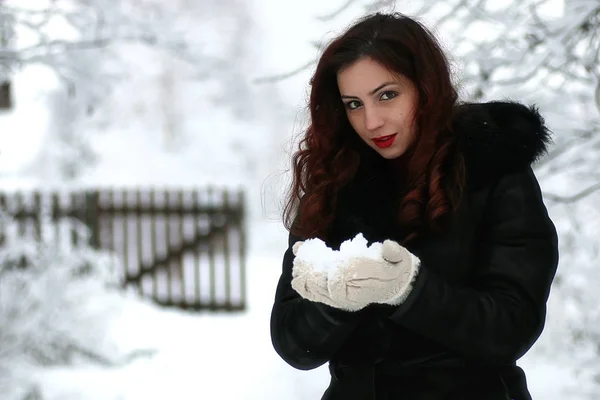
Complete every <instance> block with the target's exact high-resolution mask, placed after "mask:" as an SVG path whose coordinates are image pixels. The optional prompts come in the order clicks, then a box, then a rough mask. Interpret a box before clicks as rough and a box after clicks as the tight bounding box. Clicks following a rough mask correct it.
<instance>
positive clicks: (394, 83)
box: [340, 81, 398, 99]
mask: <svg viewBox="0 0 600 400" xmlns="http://www.w3.org/2000/svg"><path fill="white" fill-rule="evenodd" d="M397 83H398V82H394V81H388V82H384V83H382V84H381V85H379V86H377V87H376V88H375V89H373V90H371V91H370V92H369V95H371V96H372V95H374V94H375V93H377V91H379V90H381V89H383V88H384V87H386V86H389V85H396V84H397ZM340 97H341V98H342V99H358V97H356V96H346V95H341V96H340Z"/></svg>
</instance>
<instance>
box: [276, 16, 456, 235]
mask: <svg viewBox="0 0 600 400" xmlns="http://www.w3.org/2000/svg"><path fill="white" fill-rule="evenodd" d="M366 57H368V58H371V59H372V60H374V61H376V62H378V63H379V64H381V65H382V66H384V67H385V68H387V69H388V70H389V71H391V72H393V73H395V74H401V75H403V76H404V77H406V78H408V79H409V80H410V81H411V82H412V83H413V84H414V85H415V87H416V89H417V91H418V101H419V102H418V105H417V109H416V112H415V115H414V118H415V121H414V122H415V124H416V126H417V138H416V141H415V143H414V145H413V147H412V149H411V150H410V152H409V154H408V155H407V157H409V160H408V161H407V162H406V163H403V164H401V165H403V167H402V170H401V171H400V170H399V171H398V173H399V174H403V179H402V180H403V181H404V182H405V184H406V189H405V190H404V192H403V193H404V195H403V198H402V199H401V201H400V205H399V209H398V213H397V218H398V222H399V223H400V224H401V225H402V226H403V227H406V229H407V231H408V232H409V234H408V235H407V237H406V239H405V241H407V240H410V239H413V238H415V237H417V236H419V235H420V234H421V233H422V232H424V231H425V230H426V229H427V228H436V227H439V226H440V225H441V222H442V221H443V219H442V217H443V216H445V215H447V214H448V213H449V212H451V211H452V209H453V208H455V207H456V206H457V203H458V201H459V197H460V194H461V193H462V186H463V185H464V180H465V178H464V160H462V157H460V155H458V152H455V151H454V149H455V144H456V143H455V138H454V137H453V135H452V134H451V122H452V116H453V111H454V109H455V106H456V103H457V98H458V95H457V92H456V89H455V88H454V86H453V85H452V82H451V73H450V67H449V63H448V60H447V58H446V57H445V55H444V53H443V51H442V49H441V46H440V44H439V43H438V41H437V40H436V38H435V37H434V35H433V34H432V33H431V32H430V31H429V30H428V29H427V28H426V27H424V26H423V25H422V24H421V23H419V22H418V21H416V20H414V19H412V18H409V17H407V16H404V15H402V14H399V13H391V14H383V13H375V14H371V15H368V16H366V17H363V18H361V19H360V20H359V21H358V22H357V23H356V24H354V25H353V26H351V27H350V28H349V29H348V30H347V31H346V32H345V33H343V34H342V35H341V36H339V37H338V38H336V39H335V40H333V41H332V42H331V43H330V44H329V45H328V46H327V47H326V48H325V50H324V51H323V53H322V55H321V57H320V59H319V61H318V63H317V66H316V70H315V72H314V75H313V77H312V79H311V90H310V98H309V105H308V106H309V110H310V124H309V126H308V128H307V129H306V131H305V132H304V136H303V137H302V139H301V140H300V143H299V146H298V150H297V151H296V152H295V153H294V154H293V156H292V172H293V176H292V183H291V186H290V188H289V193H288V196H287V200H286V203H285V208H284V210H283V219H284V224H285V226H286V228H287V229H289V230H290V231H291V232H292V233H293V234H296V235H299V236H301V237H305V238H311V237H318V238H321V239H324V240H325V239H327V232H328V228H329V227H330V225H331V223H332V222H333V219H334V217H335V212H336V209H335V208H336V206H335V205H336V202H337V198H338V193H339V191H340V189H341V188H342V187H343V186H345V185H346V184H347V183H349V182H350V181H351V180H352V178H353V177H354V175H355V174H356V172H357V170H358V166H359V164H360V162H361V159H363V158H364V152H365V151H367V150H366V148H368V146H367V145H366V144H365V143H364V142H362V140H361V139H360V138H359V136H358V134H356V133H355V132H354V130H353V128H352V126H351V125H350V122H349V121H348V118H347V116H346V113H345V111H344V107H343V103H342V100H341V98H340V92H339V89H338V86H337V74H338V72H339V71H341V70H342V69H344V68H346V67H348V66H350V65H352V64H353V63H355V62H356V61H359V60H361V59H363V58H366ZM369 150H370V149H369ZM370 151H372V150H370Z"/></svg>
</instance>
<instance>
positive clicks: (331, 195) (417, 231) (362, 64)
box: [271, 14, 558, 400]
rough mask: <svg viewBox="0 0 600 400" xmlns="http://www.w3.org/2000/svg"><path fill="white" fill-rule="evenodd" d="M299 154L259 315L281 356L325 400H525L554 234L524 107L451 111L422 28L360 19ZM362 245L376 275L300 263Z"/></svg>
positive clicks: (319, 83) (327, 80)
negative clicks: (278, 266)
mask: <svg viewBox="0 0 600 400" xmlns="http://www.w3.org/2000/svg"><path fill="white" fill-rule="evenodd" d="M310 112H311V124H310V126H309V128H308V130H307V131H306V135H305V137H304V139H303V141H302V143H301V147H300V149H299V150H298V152H297V153H296V154H295V155H294V158H293V165H294V178H295V179H294V182H293V184H292V187H291V193H290V198H289V202H288V206H287V207H286V214H285V216H286V221H288V222H291V223H288V225H287V227H288V228H289V229H290V236H289V248H288V249H287V251H286V253H285V255H284V258H283V272H282V274H281V278H280V280H279V284H278V286H277V291H276V295H275V304H274V306H273V310H272V315H271V336H272V341H273V345H274V347H275V350H276V351H277V353H278V354H279V355H280V356H281V357H282V358H283V359H284V360H285V361H286V362H287V363H289V364H290V365H291V366H293V367H295V368H298V369H301V370H309V369H313V368H316V367H319V366H321V365H323V364H324V363H326V362H329V369H330V372H331V382H330V385H329V388H328V389H327V390H326V391H325V394H324V396H323V399H327V400H341V399H343V400H353V399H357V400H358V399H360V400H363V399H377V400H384V399H385V400H387V399H390V400H391V399H402V400H438V399H439V400H441V399H444V400H459V399H462V400H510V399H514V400H527V399H531V396H530V394H529V392H528V389H527V385H526V379H525V375H524V372H523V371H522V369H521V368H519V367H517V366H516V360H518V359H519V358H520V357H521V356H522V355H523V354H525V353H526V352H527V351H528V350H529V349H530V347H531V346H532V345H533V344H534V342H535V341H536V340H537V338H538V337H539V335H540V333H541V332H542V329H543V326H544V321H545V311H546V301H547V298H548V295H549V291H550V285H551V282H552V280H553V278H554V275H555V273H556V268H557V263H558V251H557V247H558V246H557V234H556V230H555V227H554V225H553V223H552V222H551V220H550V219H549V217H548V213H547V211H546V208H545V206H544V203H543V201H542V196H541V193H540V188H539V185H538V182H537V180H536V178H535V176H534V174H533V171H532V169H531V164H532V163H533V162H534V161H535V160H536V159H537V158H539V157H540V156H541V155H542V154H543V153H544V152H545V150H546V144H547V143H549V141H550V137H549V131H548V129H547V128H546V127H545V126H544V122H543V119H542V118H541V117H540V115H539V114H538V113H537V111H536V109H535V108H533V107H526V106H524V105H521V104H518V103H513V102H490V103H485V104H458V103H457V94H456V91H455V89H454V88H453V87H452V84H451V76H450V72H449V67H448V62H447V60H446V58H445V56H444V55H443V53H442V51H441V49H440V46H439V45H438V43H437V42H436V40H435V39H434V37H433V36H432V35H431V33H429V32H428V31H427V30H426V29H425V28H424V27H423V26H422V25H421V24H419V23H417V22H416V21H414V20H413V19H410V18H408V17H405V16H402V15H398V14H391V15H387V14H374V15H371V16H368V17H366V18H364V19H362V20H361V21H359V22H358V23H357V24H356V25H354V26H352V27H351V28H350V29H349V30H348V31H347V32H346V33H344V34H343V35H341V36H340V37H339V38H338V39H336V40H334V41H333V42H332V43H331V44H330V45H329V46H328V47H327V48H326V49H325V51H324V53H323V55H322V57H321V58H320V60H319V62H318V65H317V68H316V72H315V74H314V77H313V79H312V89H311V95H310ZM358 233H362V234H363V235H364V237H365V238H366V239H367V240H368V241H369V242H371V243H372V242H383V246H382V257H383V261H381V260H376V259H367V258H353V259H348V260H345V261H344V262H343V263H340V264H339V266H338V269H339V271H337V273H336V274H334V275H333V278H332V276H329V277H328V276H327V275H325V274H324V273H322V272H320V271H318V270H317V269H315V268H314V266H312V265H311V264H310V263H308V264H307V263H306V261H305V260H300V259H298V258H296V257H295V254H297V253H298V251H299V250H300V249H301V248H302V244H303V241H304V240H306V239H309V238H320V239H322V240H324V241H325V243H326V244H327V245H328V246H329V247H331V248H332V249H338V248H339V246H340V244H341V243H342V242H343V241H345V240H348V239H351V238H353V237H354V236H355V235H356V234H358Z"/></svg>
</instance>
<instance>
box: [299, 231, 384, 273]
mask: <svg viewBox="0 0 600 400" xmlns="http://www.w3.org/2000/svg"><path fill="white" fill-rule="evenodd" d="M381 250H382V243H380V242H374V243H372V244H371V245H370V246H368V242H367V240H366V239H365V237H364V236H363V234H362V233H358V234H357V235H356V236H355V237H354V238H352V239H349V240H346V241H345V242H343V243H342V244H341V246H340V249H339V250H333V249H331V248H330V247H327V245H326V244H325V242H323V241H322V240H321V239H318V238H315V239H307V240H306V241H304V242H303V243H302V245H301V246H299V248H298V250H297V252H296V258H297V259H299V260H302V261H304V262H306V263H307V264H309V265H312V267H313V268H314V270H315V271H318V272H324V273H327V275H328V277H329V278H332V276H333V274H334V273H335V271H337V270H338V269H339V268H340V267H341V266H342V265H343V264H344V263H345V262H346V261H347V260H349V259H352V258H355V257H361V258H370V259H373V260H376V261H382V262H383V261H385V260H384V259H383V257H382V255H381V254H382V251H381Z"/></svg>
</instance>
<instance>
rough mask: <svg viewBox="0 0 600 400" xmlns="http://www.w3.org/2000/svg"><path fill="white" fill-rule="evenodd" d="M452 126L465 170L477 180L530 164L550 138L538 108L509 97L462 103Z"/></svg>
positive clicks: (543, 151)
mask: <svg viewBox="0 0 600 400" xmlns="http://www.w3.org/2000/svg"><path fill="white" fill-rule="evenodd" d="M453 128H454V131H455V134H457V135H458V138H459V144H458V146H459V149H460V150H461V151H462V152H463V155H464V158H465V162H466V166H467V171H468V174H469V175H470V177H471V179H474V180H475V181H477V182H481V180H484V181H485V180H486V178H493V177H494V176H497V175H498V174H502V173H506V172H510V171H514V170H516V169H521V168H524V167H526V166H529V165H531V164H532V163H534V162H535V161H537V160H538V159H539V158H540V157H541V156H543V155H544V154H545V153H546V151H547V146H548V145H549V144H550V143H551V142H552V139H551V132H550V130H549V129H548V128H547V127H546V125H545V122H544V119H543V118H542V116H541V115H540V114H539V112H538V110H537V108H536V107H535V106H529V107H527V106H525V105H523V104H520V103H517V102H511V101H493V102H489V103H465V104H462V105H460V106H458V107H457V111H456V115H455V118H454V122H453Z"/></svg>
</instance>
